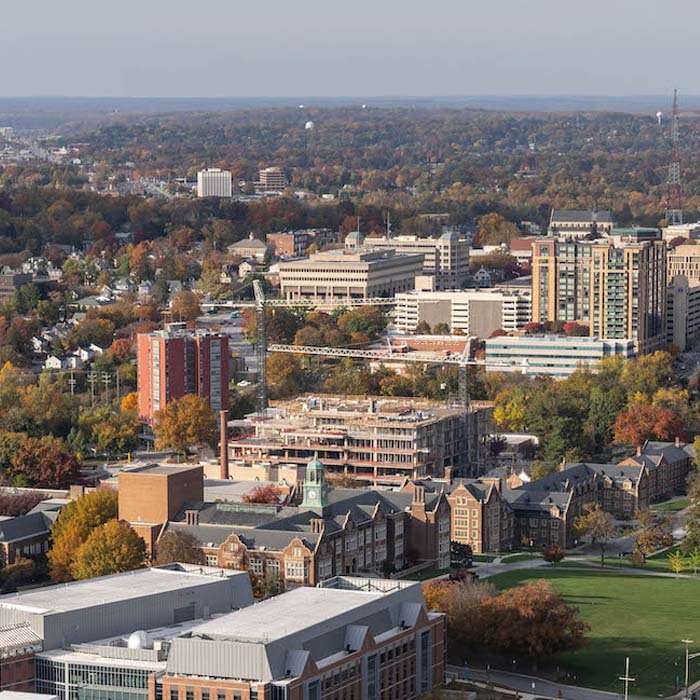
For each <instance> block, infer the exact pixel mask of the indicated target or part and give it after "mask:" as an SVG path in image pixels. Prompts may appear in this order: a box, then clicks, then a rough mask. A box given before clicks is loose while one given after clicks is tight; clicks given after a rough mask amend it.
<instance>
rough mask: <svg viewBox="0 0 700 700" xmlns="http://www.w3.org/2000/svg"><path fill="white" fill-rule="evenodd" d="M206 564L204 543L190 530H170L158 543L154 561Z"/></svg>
mask: <svg viewBox="0 0 700 700" xmlns="http://www.w3.org/2000/svg"><path fill="white" fill-rule="evenodd" d="M172 562H183V563H185V564H204V552H202V543H201V542H200V541H199V540H198V539H197V538H196V537H195V536H194V535H191V534H190V533H189V532H182V531H180V530H168V531H167V532H166V533H165V534H164V535H163V536H162V537H161V538H160V539H159V540H158V542H157V543H156V557H155V559H154V560H153V563H154V564H156V565H159V564H170V563H172Z"/></svg>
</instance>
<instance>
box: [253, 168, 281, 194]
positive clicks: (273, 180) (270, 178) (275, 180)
mask: <svg viewBox="0 0 700 700" xmlns="http://www.w3.org/2000/svg"><path fill="white" fill-rule="evenodd" d="M288 186H289V183H288V182H287V177H286V176H285V174H284V170H282V168H278V167H276V166H274V165H273V166H270V167H269V168H264V169H263V170H261V171H260V173H259V175H258V181H257V182H256V183H255V189H256V190H257V191H258V192H282V191H284V190H286V189H287V187H288Z"/></svg>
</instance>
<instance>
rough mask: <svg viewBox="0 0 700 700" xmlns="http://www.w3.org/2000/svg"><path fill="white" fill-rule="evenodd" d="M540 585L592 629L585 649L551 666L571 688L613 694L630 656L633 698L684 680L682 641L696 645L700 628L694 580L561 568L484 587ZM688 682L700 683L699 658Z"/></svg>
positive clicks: (699, 585) (665, 691)
mask: <svg viewBox="0 0 700 700" xmlns="http://www.w3.org/2000/svg"><path fill="white" fill-rule="evenodd" d="M538 579H546V580H548V581H549V582H550V583H551V584H552V585H553V586H554V587H556V588H557V589H559V590H560V591H561V592H562V593H563V595H564V597H565V598H566V600H567V602H569V603H570V604H572V605H576V606H577V607H578V608H579V609H580V611H581V616H582V617H583V619H584V620H585V621H586V622H587V623H588V624H589V625H590V627H591V629H590V631H589V632H588V639H589V644H588V646H587V647H585V648H584V649H582V650H580V651H577V652H572V653H566V654H561V655H560V656H559V657H558V659H557V660H556V663H559V664H561V665H562V666H563V667H565V668H566V669H568V670H569V671H572V672H573V673H575V674H576V676H577V683H580V684H581V685H587V686H590V687H593V688H600V689H602V690H609V691H611V692H619V690H620V684H619V681H618V680H617V678H618V677H619V676H620V675H621V674H622V671H623V670H624V663H625V657H626V656H629V657H630V664H631V671H632V674H631V675H632V676H634V677H635V678H636V679H637V680H636V682H635V684H634V691H633V692H634V693H635V694H639V695H644V696H647V697H655V696H658V695H670V694H672V693H673V692H675V677H676V674H678V675H679V677H681V679H683V677H684V647H683V644H681V642H680V640H681V639H694V638H695V637H696V636H697V630H698V627H700V606H698V604H697V601H698V599H699V598H700V581H693V580H688V579H672V578H655V577H652V576H627V575H623V574H618V573H612V572H608V573H602V572H596V571H590V572H589V571H580V570H573V569H568V570H567V569H561V568H560V569H538V570H537V571H526V570H524V571H511V572H508V573H505V574H499V575H498V576H493V577H491V578H490V579H489V581H490V582H491V583H493V584H495V585H496V586H498V587H499V588H501V589H503V588H510V587H511V586H515V585H518V584H521V583H527V582H530V581H536V580H538ZM693 635H695V637H694V636H693ZM691 676H692V678H693V679H694V680H697V679H698V678H700V660H698V661H695V662H691Z"/></svg>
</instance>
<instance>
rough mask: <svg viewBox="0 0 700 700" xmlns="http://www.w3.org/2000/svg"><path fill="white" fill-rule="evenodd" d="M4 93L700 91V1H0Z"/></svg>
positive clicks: (214, 94)
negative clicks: (699, 56) (699, 67)
mask: <svg viewBox="0 0 700 700" xmlns="http://www.w3.org/2000/svg"><path fill="white" fill-rule="evenodd" d="M0 25H1V26H2V32H1V33H0V66H1V67H2V68H1V69H0V96H4V97H24V96H54V95H60V96H86V97H96V96H100V97H112V96H113V97H166V96H167V97H222V96H232V97H237V96H294V95H300V96H303V95H307V96H319V97H324V96H325V97H330V96H368V97H369V96H396V95H405V96H436V95H439V96H465V95H650V94H667V93H669V91H670V90H672V88H673V87H678V88H680V90H681V91H682V92H684V93H685V94H700V73H698V71H697V51H698V49H697V44H698V30H697V27H698V26H700V2H698V1H697V0H423V1H421V2H418V1H417V0H344V1H342V2H334V1H333V0H297V2H289V1H288V0H257V1H256V0H186V1H185V0H117V1H116V2H103V1H102V0H59V1H56V0H33V1H30V0H2V10H1V11H0Z"/></svg>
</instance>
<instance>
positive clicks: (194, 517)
mask: <svg viewBox="0 0 700 700" xmlns="http://www.w3.org/2000/svg"><path fill="white" fill-rule="evenodd" d="M185 523H186V524H187V525H199V511H198V510H186V511H185Z"/></svg>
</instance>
